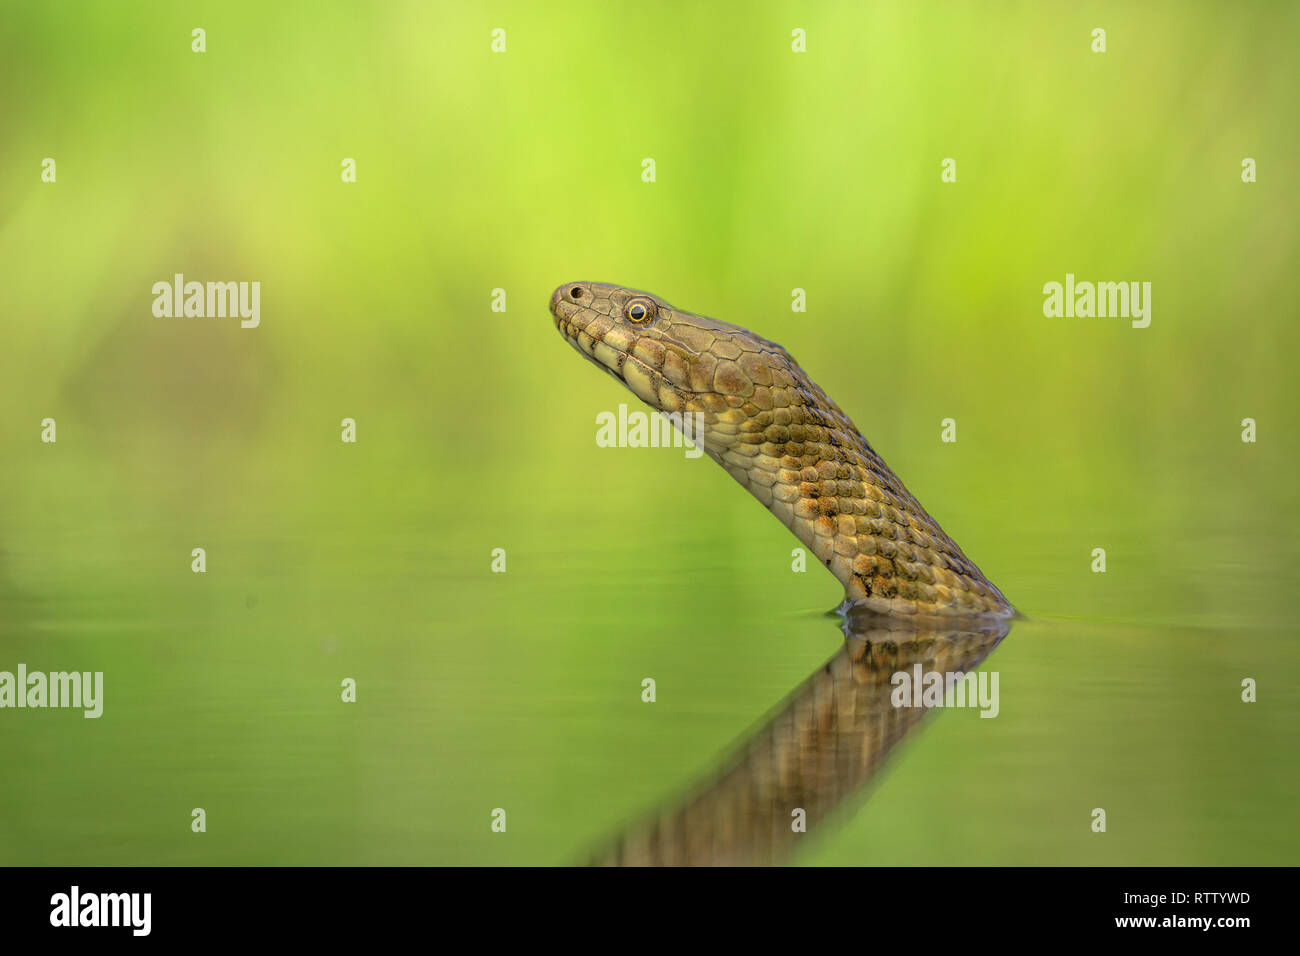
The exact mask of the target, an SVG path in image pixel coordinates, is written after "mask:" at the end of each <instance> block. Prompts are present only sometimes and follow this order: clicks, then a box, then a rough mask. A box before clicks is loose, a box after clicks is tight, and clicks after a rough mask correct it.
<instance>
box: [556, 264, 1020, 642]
mask: <svg viewBox="0 0 1300 956" xmlns="http://www.w3.org/2000/svg"><path fill="white" fill-rule="evenodd" d="M551 313H552V315H553V316H554V318H555V324H556V326H557V328H558V329H559V330H560V332H561V333H562V334H563V335H564V337H565V338H566V339H567V340H568V341H569V342H570V343H571V344H572V345H573V346H574V348H576V349H577V350H578V351H579V352H580V353H582V355H583V356H585V357H586V358H587V359H589V360H590V361H592V362H593V363H595V364H596V365H597V366H598V367H600V368H602V369H604V370H605V371H606V372H608V373H609V374H611V375H613V376H614V377H615V378H617V379H618V380H619V381H620V382H622V383H623V384H624V385H625V386H626V387H627V388H628V389H629V390H630V391H632V392H633V393H634V394H635V395H637V396H638V397H639V398H641V399H642V400H643V401H644V402H646V403H647V404H648V405H650V406H651V407H652V408H654V409H656V410H658V411H661V412H666V413H670V414H691V415H693V416H694V415H698V416H699V418H698V419H694V420H698V421H700V422H701V423H702V425H703V438H702V440H703V446H704V451H705V452H706V453H707V454H708V455H709V457H711V458H712V459H713V460H714V461H716V462H717V463H718V464H720V465H721V466H722V467H723V468H725V469H726V470H727V473H728V474H730V475H731V476H732V477H733V478H735V479H736V481H738V482H740V484H742V485H744V486H745V488H747V489H748V490H749V492H750V493H751V494H752V495H753V496H754V497H755V498H757V499H758V500H759V501H761V502H762V503H763V504H764V505H765V506H766V507H767V508H768V509H769V510H770V511H771V512H772V513H773V514H774V515H776V516H777V518H779V519H780V520H781V521H782V522H783V523H784V524H785V525H786V527H788V528H789V529H790V530H791V531H792V532H794V534H795V536H796V537H797V538H798V539H799V540H800V541H802V542H803V543H804V545H805V546H806V547H807V548H808V550H809V551H810V552H811V553H812V554H814V555H815V556H816V557H817V559H818V560H819V561H821V562H822V563H823V564H824V565H825V566H826V567H827V568H828V569H829V570H830V571H831V573H833V574H834V575H835V577H836V578H838V579H839V581H840V582H841V583H842V584H843V585H844V588H845V592H846V597H847V598H848V600H849V601H850V602H852V603H853V604H854V605H857V606H860V607H863V608H865V609H867V610H870V611H874V612H878V613H885V614H955V615H997V616H1004V617H1005V616H1011V615H1014V614H1015V611H1014V609H1013V608H1012V607H1011V604H1010V603H1009V602H1008V601H1007V599H1006V598H1005V597H1003V596H1002V592H1001V591H999V590H998V589H997V588H996V587H995V586H994V585H993V583H992V582H991V581H989V579H988V578H986V577H985V576H984V574H983V573H982V572H981V571H980V569H979V568H978V567H976V566H975V563H974V562H973V561H971V560H970V558H968V557H966V555H965V554H964V553H963V552H962V550H961V548H959V547H958V546H957V544H956V542H955V541H953V540H952V538H950V537H948V535H947V534H945V533H944V531H943V529H942V528H940V527H939V523H938V522H937V521H935V520H934V519H933V518H932V517H930V515H929V514H928V513H926V511H925V509H924V508H922V507H921V505H920V503H919V502H918V501H917V500H916V498H914V497H913V496H912V494H911V493H910V492H909V491H908V490H907V488H906V487H904V485H903V483H902V481H900V480H899V478H898V476H897V475H895V474H894V473H893V472H892V471H891V470H890V469H889V466H888V465H886V464H885V462H884V460H883V459H882V458H881V457H880V456H879V455H878V454H876V452H875V451H874V450H873V449H872V447H871V445H870V444H868V443H867V440H866V439H865V438H864V437H863V436H862V433H861V432H859V431H858V429H857V427H856V426H854V424H853V422H852V421H851V420H850V419H849V417H848V416H847V415H845V414H844V412H842V411H841V410H840V408H839V406H838V405H836V404H835V403H834V402H833V401H831V400H830V398H828V397H827V395H826V393H825V392H823V391H822V390H821V388H819V387H818V386H817V384H816V383H815V382H813V381H812V379H811V378H809V377H808V375H807V373H806V372H804V370H803V369H802V368H800V367H799V363H798V362H796V361H795V360H794V358H793V357H792V356H791V355H790V353H789V352H787V351H786V350H785V349H784V348H782V347H781V346H780V345H777V344H776V343H775V342H771V341H769V340H767V339H764V338H762V337H760V336H758V335H755V334H754V333H752V332H750V331H748V330H747V329H744V328H741V327H740V326H737V325H731V324H730V323H727V322H720V321H718V320H716V319H711V318H708V317H707V316H702V315H695V314H693V313H690V312H686V311H683V310H681V309H675V308H673V307H672V306H671V305H669V304H668V303H667V302H665V301H664V300H663V299H660V298H658V297H656V296H653V295H649V294H647V293H645V292H638V291H636V290H632V289H625V288H623V287H621V286H617V285H610V284H607V283H601V282H571V283H568V284H566V285H562V286H560V287H559V288H558V289H556V290H555V292H554V294H553V295H552V296H551Z"/></svg>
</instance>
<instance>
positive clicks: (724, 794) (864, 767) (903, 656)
mask: <svg viewBox="0 0 1300 956" xmlns="http://www.w3.org/2000/svg"><path fill="white" fill-rule="evenodd" d="M1009 629H1010V622H1009V621H1007V620H1006V619H1005V618H993V617H989V616H987V615H985V616H982V617H979V618H954V617H944V618H937V617H918V616H912V617H908V618H898V617H890V616H883V615H874V614H873V613H871V612H864V611H855V612H854V613H852V614H850V615H849V616H848V618H846V621H845V628H844V631H845V636H846V638H847V640H846V642H845V645H844V647H843V649H841V651H840V652H839V653H838V654H836V655H835V656H834V657H832V658H831V659H830V660H829V661H827V662H826V663H825V664H823V665H822V666H821V667H820V668H818V669H817V670H816V671H815V672H814V673H813V674H812V676H811V677H809V678H808V679H807V680H806V681H805V682H804V683H803V684H802V685H800V686H799V687H798V688H797V689H796V690H795V691H794V693H792V694H791V695H790V697H789V698H788V699H787V700H786V702H785V703H784V704H783V705H782V706H781V707H780V708H779V709H778V710H777V711H776V713H775V715H774V716H773V717H772V718H771V719H769V720H768V721H766V722H765V723H764V724H763V725H762V726H761V727H760V728H759V729H758V730H756V731H755V732H753V733H752V734H750V735H749V736H748V737H747V738H746V739H745V740H743V741H742V742H741V743H740V744H739V745H738V746H737V747H736V748H735V750H734V752H733V753H732V755H731V756H730V758H728V759H727V760H725V761H723V763H722V764H721V766H720V768H719V769H718V771H717V772H716V773H715V774H713V775H711V777H710V778H709V779H708V780H706V781H703V782H702V783H701V785H699V786H697V787H696V788H694V789H692V790H691V791H688V792H687V793H686V794H684V795H683V796H682V797H680V798H679V799H677V800H670V801H669V802H667V803H666V804H664V805H663V806H661V807H659V808H658V809H656V810H654V811H653V812H652V813H650V814H649V815H648V816H647V817H646V818H644V819H642V820H641V821H639V822H637V823H635V824H634V825H632V826H631V827H629V828H628V829H627V830H626V831H624V832H623V833H622V834H620V835H619V836H618V837H617V838H616V839H615V840H613V841H611V843H610V845H608V846H606V847H604V848H602V849H601V850H599V851H598V852H597V853H596V854H595V856H594V858H593V860H592V862H593V863H596V864H599V865H614V866H696V865H727V866H738V865H740V866H743V865H755V864H774V863H782V862H784V861H785V859H786V858H787V856H788V855H789V854H790V853H791V852H792V851H794V850H795V849H797V848H798V846H799V845H800V844H801V843H803V842H804V841H807V840H810V839H812V840H815V839H816V838H817V836H818V835H819V833H820V832H821V831H822V830H823V829H824V827H823V826H822V824H823V821H825V820H827V818H828V817H830V816H831V815H832V814H833V813H835V812H836V811H837V810H838V809H839V808H841V807H843V806H844V805H846V804H848V803H851V802H852V798H853V797H854V796H855V795H856V794H858V793H860V792H861V791H862V790H863V789H864V788H865V787H866V786H867V785H868V784H869V783H870V782H871V781H872V780H873V779H874V778H875V777H876V775H877V774H878V773H879V771H880V769H881V767H882V766H883V765H884V763H885V759H886V757H887V756H888V755H889V752H890V751H891V750H892V749H893V748H894V746H895V745H896V744H898V743H899V742H900V741H901V740H902V739H903V738H904V737H905V736H906V735H907V734H908V733H909V732H910V731H911V730H912V729H914V728H915V727H916V726H918V725H919V724H920V723H921V721H922V720H923V719H924V718H925V716H926V715H927V714H928V713H929V711H928V710H927V709H924V708H915V707H895V706H894V705H893V702H892V700H891V693H892V691H893V685H892V683H891V679H892V677H893V675H894V674H895V673H896V672H898V671H908V672H911V670H912V668H913V667H914V666H915V665H917V664H920V665H921V667H922V670H923V671H937V672H939V673H942V674H948V673H953V672H962V673H969V672H972V671H974V670H975V669H976V668H977V667H979V665H980V663H981V662H982V661H983V660H984V658H985V657H987V656H988V655H989V654H990V653H991V652H992V651H993V649H994V648H995V647H997V645H998V643H999V642H1000V641H1001V640H1002V638H1003V637H1005V636H1006V634H1007V632H1008V630H1009ZM796 809H801V810H803V811H804V812H805V814H806V818H807V828H808V829H807V832H806V833H802V834H801V833H795V832H794V831H793V830H792V828H791V820H792V816H791V814H792V812H793V811H794V810H796ZM863 862H868V863H869V862H871V861H869V860H865V861H863Z"/></svg>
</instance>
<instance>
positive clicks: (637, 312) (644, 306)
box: [623, 299, 655, 323]
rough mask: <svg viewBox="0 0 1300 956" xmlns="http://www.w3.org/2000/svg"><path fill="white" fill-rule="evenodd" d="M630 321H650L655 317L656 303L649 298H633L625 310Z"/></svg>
mask: <svg viewBox="0 0 1300 956" xmlns="http://www.w3.org/2000/svg"><path fill="white" fill-rule="evenodd" d="M623 314H624V315H626V316H627V318H628V321H629V322H638V323H640V322H649V321H650V320H651V319H653V318H654V317H655V304H654V303H653V302H651V301H650V300H649V299H633V300H632V301H631V302H629V303H628V304H627V308H626V309H624V310H623Z"/></svg>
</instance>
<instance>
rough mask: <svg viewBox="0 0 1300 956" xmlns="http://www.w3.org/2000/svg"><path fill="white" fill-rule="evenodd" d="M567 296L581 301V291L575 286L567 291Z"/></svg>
mask: <svg viewBox="0 0 1300 956" xmlns="http://www.w3.org/2000/svg"><path fill="white" fill-rule="evenodd" d="M569 295H570V296H571V297H572V298H574V299H581V298H582V290H581V289H579V288H578V287H577V286H576V285H575V286H574V287H573V288H572V289H570V290H569Z"/></svg>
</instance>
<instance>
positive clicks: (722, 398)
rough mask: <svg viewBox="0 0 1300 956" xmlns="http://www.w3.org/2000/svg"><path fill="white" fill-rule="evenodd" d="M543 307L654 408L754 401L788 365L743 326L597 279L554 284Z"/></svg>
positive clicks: (714, 408)
mask: <svg viewBox="0 0 1300 956" xmlns="http://www.w3.org/2000/svg"><path fill="white" fill-rule="evenodd" d="M551 314H552V315H553V316H554V317H555V325H556V327H557V328H558V329H559V330H560V332H561V334H563V335H564V337H565V338H566V339H568V341H569V344H571V345H572V346H573V347H574V348H575V349H577V350H578V351H579V352H581V353H582V355H584V356H585V357H586V358H587V359H588V360H589V361H591V362H592V363H593V364H595V365H597V366H599V367H600V368H603V369H604V370H605V371H606V372H608V373H609V374H611V375H613V376H614V377H615V378H616V379H618V380H619V381H620V382H622V383H623V384H624V385H625V386H627V388H628V390H629V391H631V392H632V393H633V394H635V395H636V396H637V397H638V398H640V399H641V400H642V401H644V402H645V403H646V404H648V405H650V406H651V407H652V408H656V409H658V410H659V411H662V412H680V411H703V412H705V413H712V414H711V415H710V417H712V415H713V414H717V413H719V412H723V411H724V410H727V409H729V408H730V409H736V408H738V407H739V406H741V405H744V404H747V403H749V402H750V400H751V399H755V398H758V399H759V401H760V406H761V398H760V397H759V396H756V392H759V393H765V392H767V391H768V390H769V387H770V386H772V385H773V384H776V382H774V379H776V378H789V369H790V367H791V365H792V364H793V360H792V359H791V358H790V356H789V355H788V354H787V353H786V351H785V350H784V349H782V348H781V346H779V345H776V344H775V343H773V342H769V341H767V340H766V339H763V338H760V337H759V336H757V335H754V334H753V333H752V332H750V331H748V330H747V329H743V328H741V327H740V326H737V325H731V324H729V323H727V322H719V321H718V320H716V319H710V318H707V317H706V316H701V315H694V314H692V313H690V312H683V311H680V310H678V309H674V308H673V307H672V306H671V305H670V304H669V303H667V302H665V301H664V300H663V299H660V298H659V297H658V296H654V295H650V294H649V293H646V292H639V291H637V290H635V289H625V288H623V287H622V286H617V285H610V284H608V283H604V282H570V283H568V284H566V285H562V286H560V287H559V288H558V289H556V290H555V292H554V293H552V294H551ZM791 383H792V382H791ZM769 407H770V406H769Z"/></svg>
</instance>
